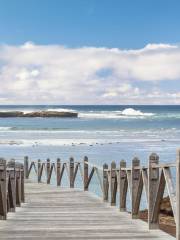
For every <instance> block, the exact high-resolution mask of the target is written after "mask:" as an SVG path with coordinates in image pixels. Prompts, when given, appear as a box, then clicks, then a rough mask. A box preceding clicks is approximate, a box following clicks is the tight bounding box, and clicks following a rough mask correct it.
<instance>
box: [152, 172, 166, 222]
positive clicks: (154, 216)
mask: <svg viewBox="0 0 180 240" xmlns="http://www.w3.org/2000/svg"><path fill="white" fill-rule="evenodd" d="M165 184H166V181H165V178H164V172H163V171H162V170H161V175H160V181H159V184H158V188H157V193H156V195H155V201H154V205H153V208H152V215H151V224H153V225H155V226H158V216H159V212H160V205H161V201H162V199H163V194H164V189H165Z"/></svg>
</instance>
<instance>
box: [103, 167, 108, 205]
mask: <svg viewBox="0 0 180 240" xmlns="http://www.w3.org/2000/svg"><path fill="white" fill-rule="evenodd" d="M105 170H108V165H107V164H106V163H105V164H104V165H103V200H104V201H105V202H106V201H108V192H109V182H108V172H107V171H105Z"/></svg>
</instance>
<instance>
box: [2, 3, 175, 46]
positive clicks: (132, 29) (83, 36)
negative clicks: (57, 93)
mask: <svg viewBox="0 0 180 240" xmlns="http://www.w3.org/2000/svg"><path fill="white" fill-rule="evenodd" d="M0 6H1V8H0V36H1V37H0V41H1V42H2V43H8V44H22V43H24V42H26V41H33V42H35V43H36V44H62V45H66V46H69V47H80V46H98V47H99V46H105V47H118V48H141V47H143V46H145V45H146V44H148V43H159V42H163V43H179V41H180V30H179V25H180V14H179V11H180V1H179V0H178V1H176V0H30V1H26V0H0Z"/></svg>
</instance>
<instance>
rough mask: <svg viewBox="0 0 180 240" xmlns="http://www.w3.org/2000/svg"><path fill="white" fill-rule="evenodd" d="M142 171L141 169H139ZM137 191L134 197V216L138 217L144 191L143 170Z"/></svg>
mask: <svg viewBox="0 0 180 240" xmlns="http://www.w3.org/2000/svg"><path fill="white" fill-rule="evenodd" d="M139 171H140V170H139ZM137 184H138V186H137V191H136V195H135V199H134V209H133V218H138V214H139V208H140V202H141V196H142V191H143V178H142V171H141V173H140V176H139V182H138V183H137Z"/></svg>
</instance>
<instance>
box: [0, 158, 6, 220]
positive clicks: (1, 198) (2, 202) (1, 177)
mask: <svg viewBox="0 0 180 240" xmlns="http://www.w3.org/2000/svg"><path fill="white" fill-rule="evenodd" d="M0 166H1V171H0V219H1V220H6V218H7V199H6V189H7V179H6V160H4V159H3V158H0Z"/></svg>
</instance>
